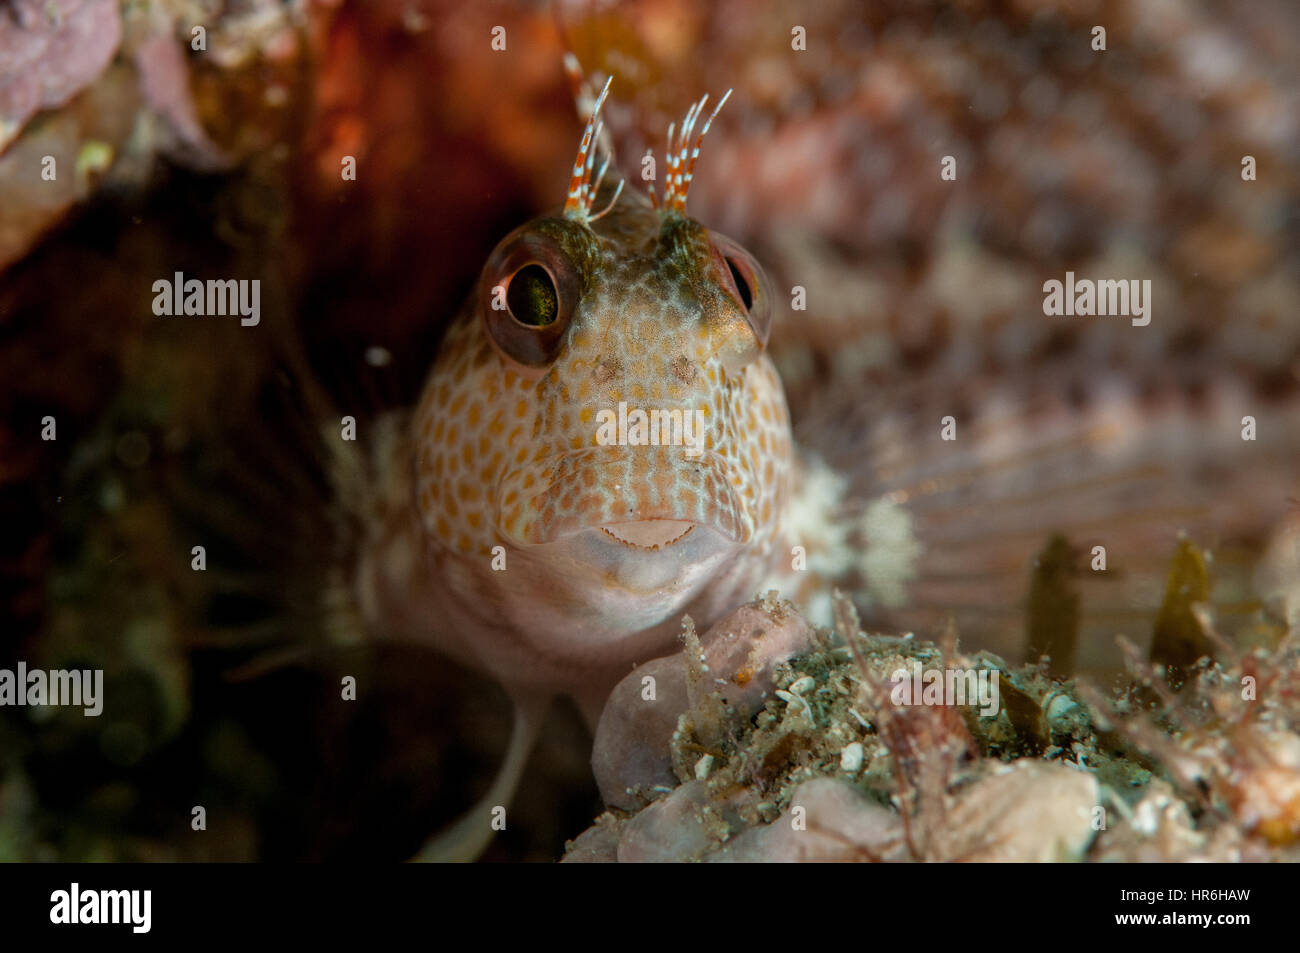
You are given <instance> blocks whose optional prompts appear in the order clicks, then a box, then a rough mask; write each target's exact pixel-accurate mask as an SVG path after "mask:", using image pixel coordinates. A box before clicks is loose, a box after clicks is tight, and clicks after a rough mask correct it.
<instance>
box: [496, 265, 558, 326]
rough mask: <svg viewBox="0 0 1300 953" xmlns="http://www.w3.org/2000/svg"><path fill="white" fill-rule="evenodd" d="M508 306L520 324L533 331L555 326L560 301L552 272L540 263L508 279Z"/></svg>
mask: <svg viewBox="0 0 1300 953" xmlns="http://www.w3.org/2000/svg"><path fill="white" fill-rule="evenodd" d="M506 306H507V307H508V308H509V310H510V316H511V317H512V318H514V319H515V320H516V321H518V322H519V323H520V324H526V325H528V326H529V327H534V328H542V327H545V326H546V325H548V324H552V323H553V322H554V321H555V319H556V318H557V317H559V312H560V298H559V292H557V291H556V290H555V282H554V281H553V280H552V279H551V275H550V272H548V271H547V270H546V269H545V268H543V267H542V266H541V265H538V264H528V265H524V267H522V268H520V269H519V270H518V271H516V272H515V273H514V274H513V275H512V276H511V277H510V279H509V284H508V286H507V290H506Z"/></svg>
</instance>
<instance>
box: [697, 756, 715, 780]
mask: <svg viewBox="0 0 1300 953" xmlns="http://www.w3.org/2000/svg"><path fill="white" fill-rule="evenodd" d="M712 770H713V755H711V754H706V755H701V756H700V760H699V761H696V762H695V779H696V780H697V781H703V780H704V779H705V778H707V777H708V776H709V772H711V771H712Z"/></svg>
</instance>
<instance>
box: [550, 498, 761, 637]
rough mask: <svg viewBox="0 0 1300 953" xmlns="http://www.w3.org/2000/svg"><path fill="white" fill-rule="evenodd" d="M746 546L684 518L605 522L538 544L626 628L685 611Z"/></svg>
mask: <svg viewBox="0 0 1300 953" xmlns="http://www.w3.org/2000/svg"><path fill="white" fill-rule="evenodd" d="M742 548H743V546H741V545H740V544H738V543H736V542H734V541H732V540H730V539H728V538H727V537H725V536H724V535H723V534H721V533H719V532H717V531H716V530H712V529H710V528H708V527H705V526H701V525H698V524H695V523H690V522H687V521H683V520H642V521H639V522H633V523H620V524H613V525H610V526H601V527H596V528H593V529H589V530H584V531H582V532H579V533H574V534H572V535H570V536H566V537H565V538H563V539H561V540H558V541H556V542H554V543H551V544H548V545H546V546H544V547H538V549H546V550H550V551H552V553H553V555H554V557H555V558H556V559H557V560H563V561H564V563H566V565H567V568H566V572H567V573H570V583H569V584H570V585H573V583H574V582H575V577H576V578H581V579H583V580H585V585H583V586H582V588H584V589H585V590H586V595H585V601H587V602H588V606H589V608H590V609H591V610H593V611H594V612H595V614H596V615H598V616H601V617H604V618H607V619H611V620H617V621H618V622H619V624H620V625H621V626H623V627H625V628H626V630H627V631H638V630H640V629H644V628H647V627H649V626H652V625H657V624H658V623H660V622H662V621H663V620H664V619H666V618H667V617H668V616H669V615H671V614H672V613H674V612H678V611H681V610H682V609H683V608H684V607H685V606H687V605H688V604H689V603H690V602H691V601H692V600H693V599H694V598H695V597H696V596H697V595H698V594H699V593H700V591H701V590H703V589H704V587H705V586H707V585H708V583H709V582H710V580H712V579H714V578H715V577H716V576H717V575H718V574H719V573H720V572H721V571H722V569H723V568H724V567H725V566H727V565H728V564H729V563H730V562H731V561H732V560H733V559H734V558H735V556H736V554H737V553H738V552H739V551H740V550H741V549H742Z"/></svg>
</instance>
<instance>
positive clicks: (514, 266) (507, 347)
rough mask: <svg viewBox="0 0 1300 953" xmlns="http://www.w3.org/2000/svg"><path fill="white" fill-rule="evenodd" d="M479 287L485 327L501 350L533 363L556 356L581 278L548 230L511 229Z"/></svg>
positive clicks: (527, 364) (516, 359)
mask: <svg viewBox="0 0 1300 953" xmlns="http://www.w3.org/2000/svg"><path fill="white" fill-rule="evenodd" d="M479 291H480V296H479V300H480V302H481V311H482V314H483V322H484V327H485V328H486V330H487V333H488V337H489V338H490V339H491V340H492V343H493V345H494V346H495V347H496V349H497V351H498V352H500V353H501V355H502V356H504V357H505V358H507V359H508V360H511V361H513V362H515V363H517V364H521V365H523V366H524V367H531V368H540V367H545V366H546V365H548V364H550V363H551V362H552V361H554V360H555V357H556V355H557V354H558V353H559V350H560V344H561V342H562V341H563V338H564V331H565V329H566V328H567V327H568V323H569V318H570V317H571V316H572V314H573V309H574V306H575V305H576V303H577V299H578V296H579V294H580V291H581V281H580V278H579V275H578V273H577V270H576V269H575V268H574V267H573V266H572V265H571V264H570V263H569V261H568V258H567V256H566V255H565V253H564V251H563V250H562V249H561V248H560V247H559V246H558V244H557V243H556V242H555V241H554V240H553V239H552V238H551V237H550V236H548V235H547V234H545V233H544V232H539V231H537V230H530V229H528V228H527V227H525V228H523V229H520V230H518V231H516V232H514V233H512V234H511V235H509V236H508V237H507V238H506V239H505V240H504V241H503V242H502V243H501V244H500V245H498V246H497V249H496V251H494V252H493V253H492V256H491V257H490V258H489V259H488V262H487V265H486V266H485V267H484V269H483V277H482V279H481V282H480V289H479Z"/></svg>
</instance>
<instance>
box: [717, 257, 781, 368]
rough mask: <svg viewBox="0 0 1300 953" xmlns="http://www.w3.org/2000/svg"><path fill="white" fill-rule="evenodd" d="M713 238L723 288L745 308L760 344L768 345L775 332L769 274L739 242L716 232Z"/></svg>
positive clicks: (760, 345)
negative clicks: (771, 335) (768, 340)
mask: <svg viewBox="0 0 1300 953" xmlns="http://www.w3.org/2000/svg"><path fill="white" fill-rule="evenodd" d="M710 237H711V238H712V242H713V251H714V254H715V255H716V256H717V261H718V264H719V267H718V273H719V275H720V277H721V279H722V282H723V287H725V288H726V290H727V291H728V292H730V293H731V296H732V297H733V298H734V299H735V301H736V303H737V304H738V305H739V306H740V307H741V308H742V310H744V312H745V317H746V318H747V319H748V320H749V326H750V328H752V329H753V331H754V336H755V337H756V338H758V343H759V347H766V346H767V338H768V335H769V334H770V333H771V331H772V289H771V285H770V284H769V282H768V280H767V275H766V274H765V273H764V272H763V269H762V268H761V267H760V266H759V264H758V262H757V261H755V260H754V256H753V255H751V254H750V253H749V252H747V251H746V250H745V249H744V248H742V247H741V246H740V244H739V243H738V242H736V241H734V240H733V239H730V238H728V237H727V236H725V235H719V234H718V233H717V232H712V233H711V236H710Z"/></svg>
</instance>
